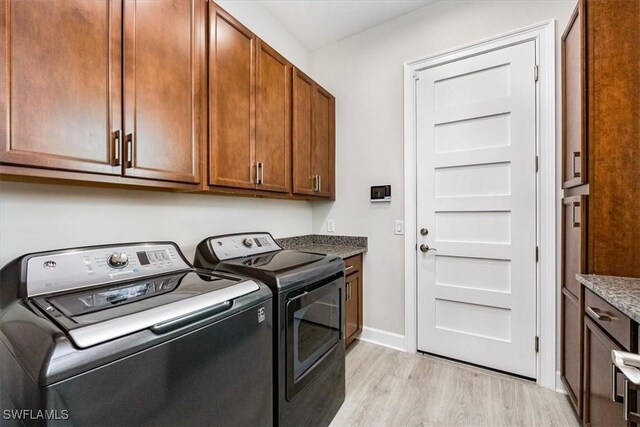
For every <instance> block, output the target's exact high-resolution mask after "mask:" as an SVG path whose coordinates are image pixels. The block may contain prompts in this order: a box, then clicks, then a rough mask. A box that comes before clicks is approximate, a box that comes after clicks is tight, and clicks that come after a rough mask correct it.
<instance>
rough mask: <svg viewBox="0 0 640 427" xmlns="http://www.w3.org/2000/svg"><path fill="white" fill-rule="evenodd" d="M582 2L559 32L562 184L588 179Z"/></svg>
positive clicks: (583, 182) (569, 184)
mask: <svg viewBox="0 0 640 427" xmlns="http://www.w3.org/2000/svg"><path fill="white" fill-rule="evenodd" d="M583 17H584V2H582V1H580V2H578V5H577V6H576V9H575V11H574V13H573V15H572V17H571V19H570V20H569V25H568V26H567V29H566V30H565V33H564V35H563V36H562V84H563V88H564V89H563V92H562V94H563V95H562V96H563V108H562V121H563V126H562V147H563V148H562V149H563V166H562V170H563V173H562V176H563V179H562V181H563V184H562V187H563V188H571V187H575V186H578V185H582V184H586V183H587V170H588V168H587V164H588V163H587V145H586V136H587V133H586V123H587V120H586V102H587V100H586V91H585V87H586V82H585V54H584V52H585V49H586V46H585V39H584V18H583Z"/></svg>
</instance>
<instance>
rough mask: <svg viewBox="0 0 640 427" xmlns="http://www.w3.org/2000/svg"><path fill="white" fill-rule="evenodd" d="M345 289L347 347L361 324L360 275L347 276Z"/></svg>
mask: <svg viewBox="0 0 640 427" xmlns="http://www.w3.org/2000/svg"><path fill="white" fill-rule="evenodd" d="M345 288H346V290H345V298H346V306H345V318H346V324H345V337H346V339H345V341H346V345H347V346H348V345H349V344H351V342H352V341H353V340H354V339H355V337H356V335H357V333H358V332H359V331H360V325H361V324H362V322H361V319H360V316H361V315H362V307H361V304H362V292H361V289H362V276H361V275H360V273H354V274H350V275H349V276H347V278H346V285H345Z"/></svg>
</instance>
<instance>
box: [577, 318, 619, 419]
mask: <svg viewBox="0 0 640 427" xmlns="http://www.w3.org/2000/svg"><path fill="white" fill-rule="evenodd" d="M611 350H622V348H621V347H620V346H619V345H618V344H616V343H615V342H614V341H613V340H611V339H610V338H609V337H608V336H607V335H606V334H605V333H604V332H603V331H602V330H601V329H600V328H599V327H598V326H597V325H596V324H595V323H594V322H593V321H591V320H590V319H589V318H588V317H586V316H585V329H584V363H585V366H584V413H583V421H584V424H585V425H587V426H592V427H600V426H602V427H605V426H607V427H614V426H626V425H627V422H626V421H625V419H624V408H623V404H622V403H619V402H614V400H613V397H614V396H613V393H614V376H613V375H612V367H611ZM623 378H624V377H623V375H622V374H620V373H617V374H616V377H615V382H616V383H617V387H616V389H615V394H616V396H618V397H617V399H618V400H620V401H621V400H622V395H623V384H624V379H623Z"/></svg>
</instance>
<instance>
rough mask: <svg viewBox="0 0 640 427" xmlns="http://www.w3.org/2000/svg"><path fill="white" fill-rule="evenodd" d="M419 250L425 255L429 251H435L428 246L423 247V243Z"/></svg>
mask: <svg viewBox="0 0 640 427" xmlns="http://www.w3.org/2000/svg"><path fill="white" fill-rule="evenodd" d="M420 250H421V251H422V252H425V253H427V252H429V251H437V249H436V248H430V247H429V245H425V244H424V243H423V244H422V245H420Z"/></svg>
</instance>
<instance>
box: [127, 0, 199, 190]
mask: <svg viewBox="0 0 640 427" xmlns="http://www.w3.org/2000/svg"><path fill="white" fill-rule="evenodd" d="M205 8H206V4H205V3H204V2H202V1H198V0H156V1H139V0H130V1H126V2H125V32H124V34H125V45H124V46H125V67H124V69H125V125H124V128H125V153H126V160H125V168H124V174H125V175H127V176H133V177H138V178H150V179H158V180H166V181H176V182H184V183H194V184H196V183H199V182H200V150H201V147H202V146H203V145H204V141H205V134H206V128H205V117H204V111H205V107H206V105H205V101H204V100H205V97H204V96H205V85H204V83H205V57H204V52H205V36H206V35H205V31H204V29H205V22H206V9H205ZM169 29H170V31H169Z"/></svg>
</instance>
